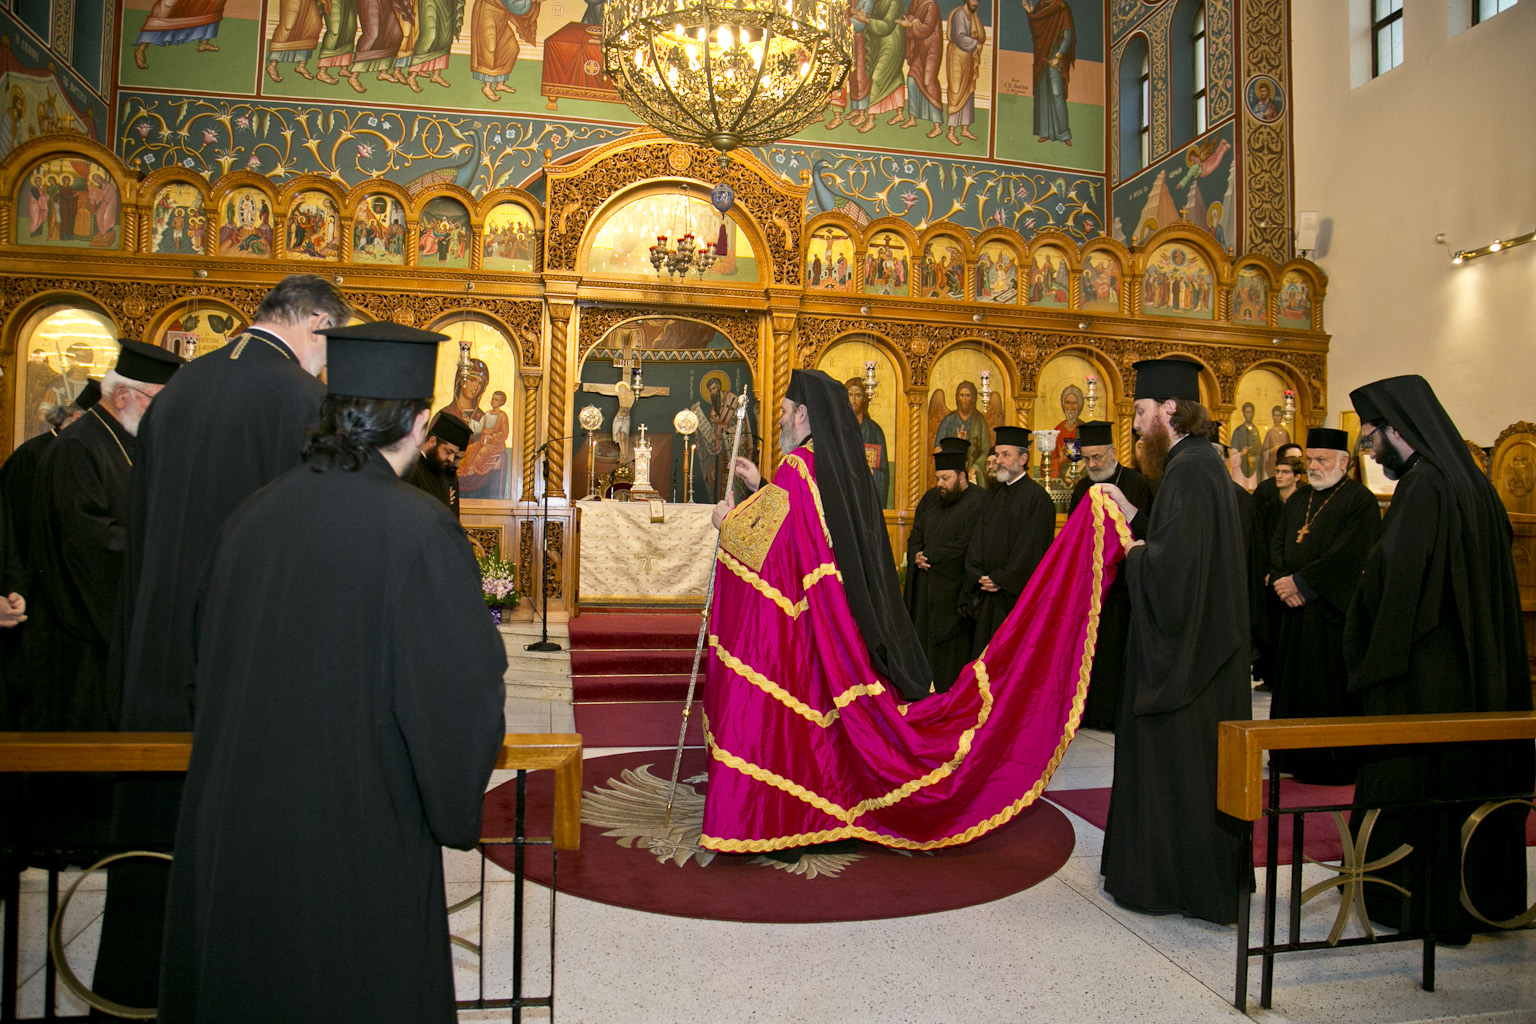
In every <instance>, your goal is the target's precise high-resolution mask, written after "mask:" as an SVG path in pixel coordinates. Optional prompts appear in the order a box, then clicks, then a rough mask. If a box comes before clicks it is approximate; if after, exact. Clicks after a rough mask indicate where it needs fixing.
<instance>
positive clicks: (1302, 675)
mask: <svg viewBox="0 0 1536 1024" xmlns="http://www.w3.org/2000/svg"><path fill="white" fill-rule="evenodd" d="M1306 453H1307V479H1308V481H1309V482H1310V483H1311V485H1312V486H1311V487H1310V488H1303V490H1302V491H1297V493H1296V494H1294V495H1292V497H1291V500H1290V501H1287V502H1286V503H1285V505H1283V506H1282V511H1281V518H1280V525H1279V528H1278V529H1277V530H1276V531H1275V533H1274V535H1273V537H1272V538H1271V541H1270V548H1269V572H1268V576H1269V583H1270V586H1271V588H1272V589H1273V590H1274V592H1275V594H1276V596H1278V597H1279V598H1280V600H1281V601H1283V602H1284V607H1283V608H1282V609H1281V611H1280V619H1279V628H1278V631H1277V633H1276V636H1275V641H1274V647H1273V649H1272V658H1273V662H1274V667H1275V673H1274V680H1273V685H1274V698H1273V703H1272V704H1271V706H1270V712H1269V716H1270V717H1271V718H1324V717H1333V716H1338V715H1355V714H1359V713H1360V709H1359V701H1358V700H1357V699H1353V698H1351V697H1350V695H1349V669H1348V666H1346V665H1345V663H1344V616H1345V613H1346V612H1347V611H1348V610H1349V602H1350V599H1351V598H1353V597H1354V596H1355V587H1356V586H1357V585H1358V584H1359V582H1360V574H1361V572H1362V571H1363V570H1364V569H1365V560H1366V556H1368V555H1369V554H1370V552H1371V548H1372V547H1373V546H1374V545H1375V544H1376V540H1377V537H1378V535H1379V533H1380V529H1381V516H1380V514H1379V513H1378V512H1377V510H1376V499H1375V498H1374V497H1373V496H1372V495H1371V492H1370V491H1368V490H1367V489H1366V488H1365V486H1364V485H1363V484H1360V483H1358V482H1356V481H1354V480H1351V479H1350V478H1349V475H1348V470H1349V435H1347V434H1345V433H1344V431H1342V430H1333V429H1331V428H1327V427H1313V428H1312V429H1311V430H1310V431H1308V432H1307V447H1306ZM1303 491H1305V497H1304V496H1303ZM1270 759H1271V761H1272V762H1273V763H1275V764H1276V765H1278V766H1279V768H1280V770H1281V771H1286V772H1290V773H1291V774H1293V775H1295V776H1296V778H1297V779H1299V780H1300V781H1302V782H1310V783H1316V784H1319V785H1345V784H1347V783H1351V782H1353V781H1354V777H1355V771H1354V764H1355V759H1354V757H1353V756H1352V753H1351V751H1350V750H1349V749H1348V748H1338V749H1331V748H1329V749H1320V750H1277V751H1273V752H1271V754H1270Z"/></svg>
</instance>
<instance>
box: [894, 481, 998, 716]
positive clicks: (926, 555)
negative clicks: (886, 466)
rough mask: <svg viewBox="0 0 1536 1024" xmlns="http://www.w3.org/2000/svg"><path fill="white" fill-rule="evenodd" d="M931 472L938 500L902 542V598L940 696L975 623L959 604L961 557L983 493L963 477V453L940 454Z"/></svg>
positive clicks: (966, 650)
mask: <svg viewBox="0 0 1536 1024" xmlns="http://www.w3.org/2000/svg"><path fill="white" fill-rule="evenodd" d="M933 467H934V478H935V479H936V480H937V481H938V483H937V485H936V488H935V489H936V490H938V492H939V495H938V497H937V499H936V500H935V501H934V503H933V504H932V505H930V506H929V508H928V509H927V511H926V514H925V515H924V517H923V521H922V524H921V526H919V525H918V524H917V523H915V522H914V524H913V527H912V532H911V534H909V535H908V537H907V586H906V599H907V611H908V612H910V613H911V615H912V623H913V625H915V626H916V627H917V636H918V640H919V641H920V642H921V643H922V645H923V653H924V654H926V655H927V656H928V664H929V665H930V666H932V668H933V688H934V689H935V690H936V691H938V692H939V693H943V692H944V691H946V690H948V689H949V688H950V687H951V686H953V685H954V682H955V679H957V678H958V677H959V675H960V670H961V669H962V668H964V667H965V666H966V664H967V663H968V662H969V661H970V660H971V641H972V634H973V632H974V630H975V626H976V623H975V622H974V620H972V619H971V617H970V616H969V615H967V614H963V612H962V609H961V607H960V605H961V595H962V593H963V592H964V589H965V557H966V552H967V551H968V550H969V549H970V544H971V534H972V532H973V531H974V530H975V528H976V520H977V518H978V517H979V516H980V515H981V509H982V506H983V505H985V504H986V500H987V492H986V491H985V490H983V489H982V488H980V487H977V486H975V485H974V484H972V483H971V482H970V481H969V480H968V479H967V478H966V459H965V452H964V451H958V452H940V453H939V454H937V455H935V456H934V457H933ZM966 610H968V609H966Z"/></svg>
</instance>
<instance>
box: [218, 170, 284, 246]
mask: <svg viewBox="0 0 1536 1024" xmlns="http://www.w3.org/2000/svg"><path fill="white" fill-rule="evenodd" d="M218 212H219V255H220V256H256V257H260V258H262V259H269V258H271V256H272V252H273V247H272V200H270V199H269V198H267V194H266V193H265V192H263V191H261V189H258V188H237V189H233V190H231V191H230V192H229V193H228V194H226V195H225V196H224V198H223V199H222V200H221V201H220V203H219V211H218Z"/></svg>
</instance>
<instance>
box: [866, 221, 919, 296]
mask: <svg viewBox="0 0 1536 1024" xmlns="http://www.w3.org/2000/svg"><path fill="white" fill-rule="evenodd" d="M910 287H911V264H910V258H909V254H908V252H907V241H906V239H904V238H902V237H901V236H900V235H898V234H896V233H895V232H892V231H881V232H877V233H876V234H875V236H874V237H873V238H871V239H870V240H869V251H868V252H866V253H865V254H864V294H865V295H907V294H908V293H909V289H910Z"/></svg>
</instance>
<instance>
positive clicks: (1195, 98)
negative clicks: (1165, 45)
mask: <svg viewBox="0 0 1536 1024" xmlns="http://www.w3.org/2000/svg"><path fill="white" fill-rule="evenodd" d="M1189 48H1190V57H1191V58H1192V61H1191V62H1192V63H1193V65H1194V69H1195V76H1194V83H1193V84H1194V95H1192V96H1191V97H1190V99H1191V102H1192V105H1193V107H1194V115H1195V134H1196V135H1203V134H1204V133H1205V129H1206V123H1205V4H1201V5H1200V6H1199V8H1198V9H1196V11H1195V21H1194V24H1193V25H1192V26H1191V27H1190V32H1189Z"/></svg>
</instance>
